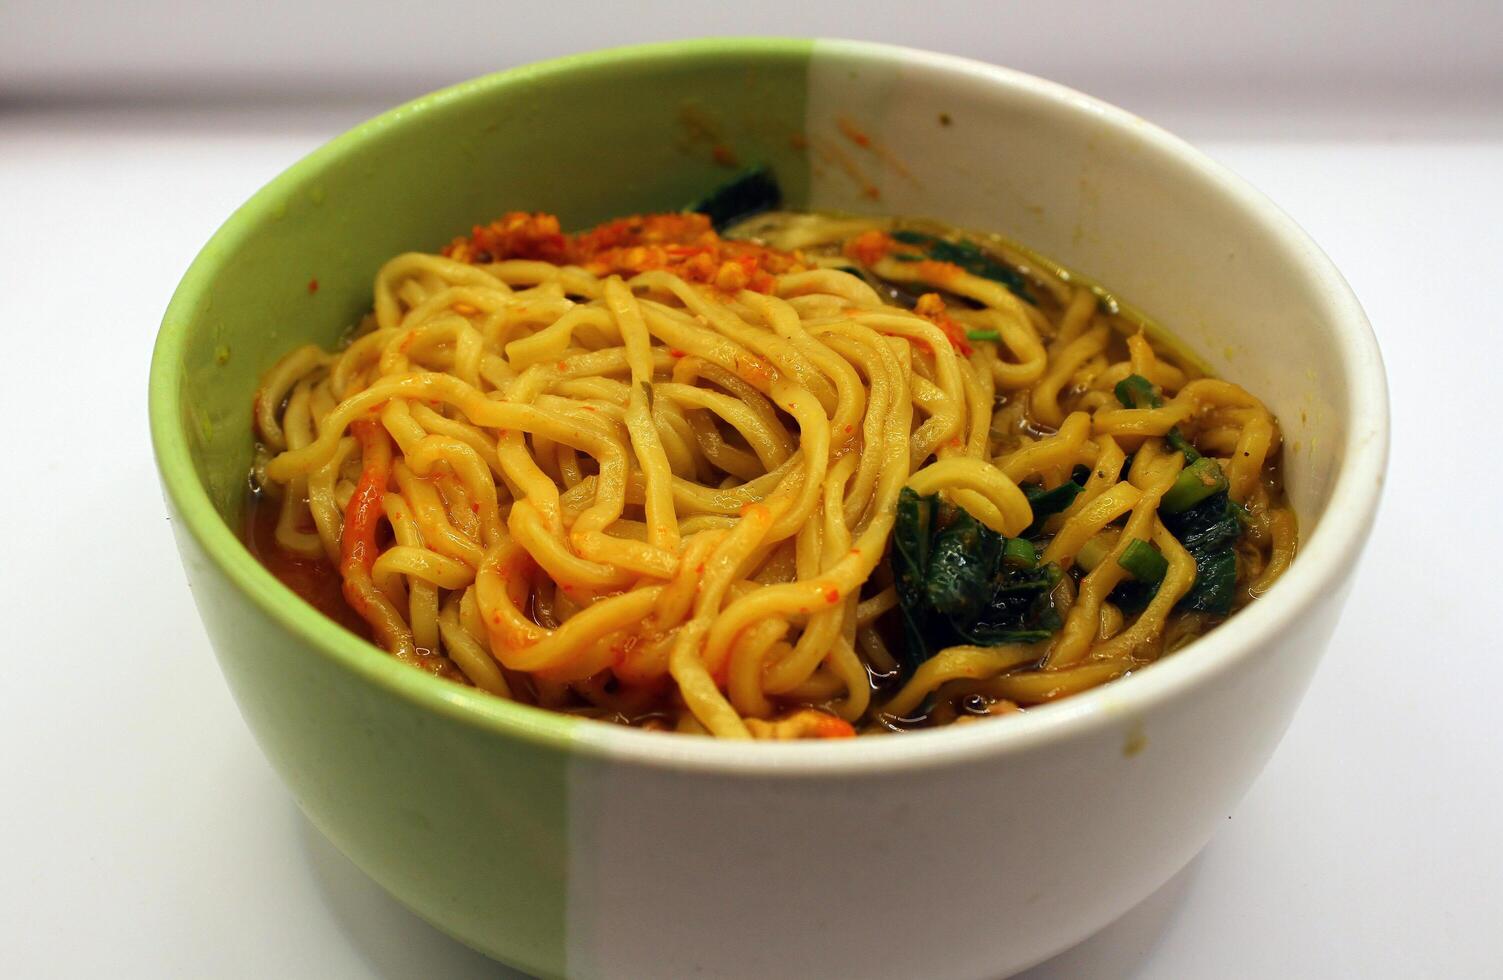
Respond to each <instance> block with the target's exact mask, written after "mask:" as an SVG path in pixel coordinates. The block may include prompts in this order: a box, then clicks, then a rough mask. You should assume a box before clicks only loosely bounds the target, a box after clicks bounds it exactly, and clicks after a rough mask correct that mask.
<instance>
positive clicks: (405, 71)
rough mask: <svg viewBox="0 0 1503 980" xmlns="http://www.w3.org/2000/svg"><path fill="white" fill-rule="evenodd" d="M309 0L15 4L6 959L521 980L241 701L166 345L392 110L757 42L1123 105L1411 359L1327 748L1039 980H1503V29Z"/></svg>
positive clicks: (992, 12) (1328, 10)
mask: <svg viewBox="0 0 1503 980" xmlns="http://www.w3.org/2000/svg"><path fill="white" fill-rule="evenodd" d="M301 6H302V5H294V4H290V3H271V4H263V5H260V6H259V7H257V8H256V10H257V11H260V12H251V9H250V8H225V9H219V8H217V7H215V5H213V4H206V3H202V2H200V3H194V4H182V5H174V4H170V3H166V2H159V3H156V4H148V5H135V6H134V7H131V8H130V9H129V10H127V5H120V6H119V7H118V8H117V7H115V6H113V5H110V6H106V5H104V4H100V5H89V4H68V3H51V4H45V5H44V4H42V3H27V2H21V3H17V2H15V0H12V2H11V3H10V4H7V5H5V6H3V7H0V285H3V288H0V324H3V330H4V334H3V340H4V348H3V350H4V353H5V355H6V360H5V362H4V375H3V376H4V382H3V384H0V420H4V421H3V426H0V438H3V440H4V452H3V454H0V459H3V460H4V463H3V466H4V473H3V478H0V542H3V543H4V546H5V550H4V552H3V554H0V596H3V597H4V600H3V601H4V611H5V614H6V615H5V619H4V622H6V623H7V624H9V625H10V634H9V637H8V638H9V641H10V642H9V644H8V650H7V654H8V657H7V663H8V668H9V669H8V670H6V671H5V672H4V675H3V679H0V975H3V976H7V977H8V976H94V975H104V974H106V973H108V974H109V975H114V976H122V977H152V976H164V975H166V976H270V975H283V976H295V977H321V978H323V977H365V976H378V977H393V978H395V977H406V976H417V975H422V976H429V977H479V976H495V975H497V972H498V971H497V969H496V968H495V967H494V966H493V965H491V964H490V963H488V962H487V961H485V960H483V959H482V958H480V957H479V956H477V955H476V954H473V953H471V952H469V951H468V950H466V949H464V948H463V947H461V946H459V945H457V944H455V943H454V942H452V941H451V940H449V939H447V938H445V937H443V936H442V935H440V934H439V933H437V932H436V931H434V930H433V929H431V928H429V927H428V926H426V925H424V924H423V923H421V922H420V921H418V920H417V919H415V918H414V917H412V916H411V915H410V914H408V913H407V912H405V911H404V910H402V909H401V908H400V907H399V906H397V905H396V904H395V903H394V902H392V901H391V900H390V899H388V898H387V897H386V896H385V895H384V894H383V893H381V892H380V891H379V890H378V889H376V887H375V886H374V885H372V884H370V883H369V882H367V881H366V880H365V879H364V878H363V876H361V875H360V873H359V872H358V871H356V870H354V869H353V868H352V867H351V866H350V865H349V864H348V863H347V862H346V861H345V860H344V858H342V857H341V856H340V855H338V854H337V853H336V852H334V851H333V850H332V848H331V847H330V846H329V845H328V844H326V843H325V842H324V841H323V840H322V838H320V837H319V836H318V834H317V833H316V832H315V831H313V830H311V828H310V827H309V826H308V825H307V824H306V823H305V822H304V820H303V819H302V818H301V817H300V816H299V814H298V813H297V811H296V809H295V808H294V806H293V804H292V802H291V799H290V798H289V796H288V795H287V793H286V792H285V791H284V790H283V789H282V787H281V785H280V784H279V783H278V781H277V779H276V777H275V776H274V774H273V773H272V772H271V771H270V769H269V768H268V766H267V764H266V763H265V761H264V760H263V759H262V757H261V755H260V753H259V752H258V750H257V749H256V747H255V745H254V743H253V742H252V741H251V739H250V736H249V734H248V733H247V731H246V730H245V728H244V726H243V724H242V723H241V721H240V719H239V716H238V715H237V714H236V711H235V708H234V705H233V704H232V702H231V701H230V699H229V697H228V694H227V692H226V690H225V687H224V684H223V682H222V680H221V679H220V677H219V674H218V671H217V668H216V666H215V664H214V661H213V657H212V655H211V653H210V651H209V648H208V644H207V642H206V640H205V638H204V635H203V632H202V629H201V627H200V626H199V623H198V619H197V616H196V614H195V612H194V609H193V606H192V602H191V600H190V597H189V595H188V591H187V588H186V586H185V584H184V581H183V576H182V573H181V571H180V569H179V567H178V564H177V557H176V554H175V552H174V550H173V546H172V542H171V538H170V534H169V531H168V528H167V525H166V521H165V515H164V513H163V508H162V504H161V499H160V494H159V492H158V489H157V484H156V478H155V473H154V469H153V466H152V463H151V455H150V449H149V442H148V437H147V426H146V414H145V391H146V369H147V360H148V355H149V351H150V346H151V343H152V340H153V337H154V334H155V330H156V325H157V322H158V320H159V319H160V316H161V312H162V310H163V308H164V307H165V305H166V302H167V299H168V297H169V295H170V294H171V291H172V289H173V287H174V285H175V284H176V281H177V279H178V277H179V276H180V275H181V273H182V271H183V270H184V269H185V268H186V266H187V264H188V262H189V261H190V260H191V259H192V257H193V255H194V253H195V252H196V251H197V249H198V247H199V246H200V245H201V244H202V243H203V242H204V240H205V239H206V238H207V237H208V236H209V235H210V234H211V233H212V231H213V230H214V228H215V227H216V226H217V225H218V224H219V223H220V221H222V220H223V219H224V218H225V217H226V216H227V215H228V214H229V212H230V211H231V210H232V209H233V208H234V207H235V206H236V205H237V204H238V203H240V202H241V201H242V200H244V199H245V198H246V197H247V196H249V194H250V193H251V192H252V191H253V190H254V189H255V188H256V187H258V186H259V185H260V184H262V183H264V182H265V181H266V180H268V179H269V178H271V177H272V176H273V175H275V174H276V173H277V172H278V171H280V170H281V169H282V168H284V167H285V166H286V165H288V164H289V163H291V162H292V161H293V160H295V159H296V158H297V157H299V156H300V155H301V154H303V153H304V152H306V151H307V150H309V149H311V148H313V147H314V146H316V145H317V144H318V143H320V142H322V141H323V140H324V139H326V138H328V137H329V136H332V135H334V134H335V133H337V132H339V131H341V130H343V129H345V128H347V127H348V126H349V125H351V124H353V123H355V122H357V121H359V120H360V119H362V118H364V117H366V116H368V115H370V114H371V113H373V112H375V111H377V110H379V109H380V108H382V107H383V106H384V105H385V104H388V103H390V102H392V101H394V100H396V99H397V98H405V97H407V96H410V95H414V94H417V93H418V92H419V91H421V90H422V89H423V88H425V87H428V86H430V85H432V84H437V83H441V82H445V81H450V80H454V79H458V78H461V77H464V76H467V75H471V74H476V73H480V72H482V71H485V70H490V69H494V68H499V67H504V66H506V65H508V64H513V63H518V62H521V61H524V60H529V59H530V58H532V57H538V56H543V55H549V54H555V53H562V52H565V51H570V50H582V49H586V48H590V47H598V46H602V45H605V44H609V43H617V42H624V41H629V40H645V39H650V38H657V37H669V36H681V35H686V34H695V33H729V32H743V33H790V34H791V33H800V34H818V33H825V34H845V35H848V36H862V37H873V38H880V39H885V40H889V41H898V42H905V43H913V44H919V45H923V46H928V47H934V48H938V49H941V50H949V51H954V52H957V53H962V54H971V55H977V56H982V57H986V58H989V59H991V60H994V61H999V62H1003V63H1009V64H1013V65H1016V66H1018V67H1023V68H1028V69H1032V70H1037V71H1042V72H1044V73H1046V74H1049V75H1052V76H1053V77H1056V78H1059V79H1061V80H1063V81H1067V82H1071V83H1074V84H1077V85H1081V86H1083V87H1086V88H1088V89H1089V90H1091V91H1092V92H1093V93H1094V94H1097V95H1101V96H1103V97H1105V98H1107V99H1109V100H1112V101H1117V102H1119V103H1123V104H1125V105H1127V106H1128V107H1129V108H1132V109H1134V110H1135V111H1137V112H1139V113H1141V114H1143V115H1145V116H1147V117H1148V118H1150V119H1154V120H1156V121H1158V122H1161V123H1163V124H1165V125H1167V126H1169V127H1170V128H1171V129H1174V130H1175V131H1177V132H1180V133H1181V134H1182V135H1185V136H1187V137H1189V138H1190V139H1191V140H1192V141H1194V142H1196V143H1197V144H1199V145H1200V146H1201V147H1203V148H1204V149H1205V150H1206V151H1207V152H1209V153H1210V154H1211V155H1212V156H1214V157H1217V158H1218V159H1220V160H1222V161H1224V162H1225V163H1227V164H1229V165H1230V166H1231V167H1232V168H1233V169H1235V170H1237V171H1239V172H1240V173H1242V174H1243V175H1244V176H1246V177H1247V178H1249V179H1250V180H1251V181H1252V182H1253V183H1254V184H1256V185H1257V186H1259V187H1260V188H1262V189H1263V190H1264V191H1266V192H1267V193H1268V194H1269V195H1270V196H1271V197H1272V198H1273V199H1274V200H1275V201H1277V202H1279V203H1280V204H1281V205H1283V206H1284V207H1285V208H1286V209H1287V210H1288V211H1289V212H1290V213H1291V214H1293V215H1294V217H1295V218H1296V219H1297V220H1299V221H1300V222H1301V223H1302V224H1303V225H1304V226H1305V227H1306V228H1307V229H1308V230H1309V231H1310V232H1311V234H1312V235H1313V236H1314V237H1315V238H1316V240H1317V241H1319V242H1320V243H1321V244H1322V245H1323V246H1324V247H1325V248H1326V249H1327V251H1328V252H1329V253H1330V254H1331V256H1332V257H1333V258H1334V260H1335V261H1336V264H1337V265H1338V266H1339V267H1340V268H1341V269H1342V270H1343V271H1344V272H1345V273H1346V275H1347V276H1348V278H1349V279H1350V280H1351V282H1352V284H1353V286H1354V287H1355V288H1356V291H1357V293H1358V295H1359V296H1360V297H1361V298H1362V300H1363V302H1364V304H1365V305H1366V307H1367V309H1368V312H1369V314H1370V316H1371V318H1372V320H1373V324H1374V327H1375V329H1376V330H1377V333H1378V337H1379V341H1380V343H1381V344H1382V346H1383V351H1384V354H1385V357H1386V360H1387V363H1388V369H1389V377H1390V382H1391V385H1392V394H1393V409H1394V415H1393V422H1394V439H1393V465H1392V469H1391V473H1390V479H1389V484H1388V490H1387V495H1386V499H1385V502H1384V505H1383V508H1382V511H1381V513H1380V516H1379V523H1378V525H1377V527H1376V528H1375V530H1374V534H1373V539H1372V544H1371V546H1370V547H1369V549H1368V551H1367V553H1366V555H1365V556H1364V558H1363V562H1362V568H1361V571H1360V572H1359V573H1358V577H1357V582H1356V587H1355V589H1354V592H1353V595H1352V599H1351V602H1350V603H1349V605H1348V607H1347V613H1346V617H1345V619H1344V620H1343V622H1342V625H1341V627H1340V628H1339V630H1338V632H1337V634H1336V637H1335V639H1334V640H1333V643H1332V648H1331V651H1330V654H1329V655H1328V657H1327V658H1326V660H1325V661H1324V663H1323V665H1322V667H1321V669H1320V672H1319V674H1318V675H1317V677H1316V680H1315V684H1314V686H1313V688H1312V689H1311V691H1310V694H1309V697H1308V698H1307V700H1306V702H1305V704H1304V706H1303V708H1302V709H1301V711H1300V713H1299V715H1298V716H1297V718H1296V720H1295V722H1294V725H1293V727H1292V728H1291V729H1290V732H1289V735H1288V737H1287V738H1286V739H1285V741H1284V743H1283V745H1282V746H1281V747H1280V749H1279V751H1278V753H1277V755H1276V756H1275V757H1274V759H1273V762H1272V763H1271V764H1270V766H1269V768H1268V770H1267V771H1266V772H1265V773H1264V775H1263V776H1262V777H1261V778H1260V779H1259V781H1258V782H1257V783H1256V784H1255V785H1254V787H1253V789H1252V791H1251V792H1250V793H1249V795H1248V796H1247V798H1246V799H1245V800H1244V801H1243V802H1242V803H1241V804H1240V805H1239V806H1238V807H1237V808H1236V809H1235V810H1234V811H1233V812H1232V813H1230V814H1229V815H1228V819H1227V822H1226V824H1225V826H1224V827H1223V828H1222V830H1221V832H1220V833H1219V834H1218V835H1217V836H1216V838H1215V839H1214V840H1213V841H1212V843H1211V844H1210V846H1209V847H1208V848H1207V849H1206V851H1205V852H1204V853H1203V855H1202V856H1201V857H1200V858H1199V859H1198V860H1197V861H1196V862H1195V863H1194V864H1192V865H1191V866H1190V868H1189V869H1188V870H1187V871H1186V873H1184V874H1183V875H1181V876H1180V878H1178V879H1177V880H1176V881H1175V882H1173V883H1172V884H1171V885H1170V886H1169V887H1167V888H1166V889H1165V890H1164V891H1163V892H1161V893H1160V894H1159V895H1158V896H1155V898H1153V899H1151V900H1150V901H1149V902H1148V903H1146V904H1145V906H1143V907H1142V908H1140V909H1139V910H1137V911H1135V912H1134V913H1132V914H1130V915H1129V916H1128V918H1127V919H1125V920H1123V922H1121V923H1119V924H1118V925H1117V926H1114V927H1112V928H1111V929H1109V930H1108V931H1107V932H1106V933H1105V934H1103V935H1102V936H1101V937H1098V938H1097V939H1096V940H1093V941H1091V942H1089V943H1087V944H1086V945H1085V946H1083V947H1081V948H1079V949H1077V950H1075V951H1072V952H1071V953H1068V954H1066V955H1065V956H1064V957H1061V958H1060V959H1058V960H1056V961H1054V962H1052V963H1051V964H1048V965H1046V966H1045V967H1044V968H1041V969H1040V970H1039V971H1037V972H1036V974H1033V975H1032V976H1033V977H1034V978H1035V980H1037V978H1043V977H1048V978H1064V977H1075V976H1085V977H1097V976H1100V977H1142V978H1182V977H1280V978H1289V977H1297V978H1303V977H1322V978H1324V977H1395V978H1397V977H1406V978H1407V977H1429V976H1434V977H1477V976H1500V975H1503V928H1500V925H1503V817H1500V814H1503V648H1500V643H1499V641H1498V638H1497V633H1496V627H1495V623H1496V622H1497V619H1498V615H1499V613H1498V599H1497V597H1498V595H1499V591H1500V590H1499V586H1498V582H1499V578H1498V576H1499V574H1500V571H1499V563H1498V555H1499V554H1500V548H1503V527H1500V521H1499V517H1498V516H1497V515H1498V513H1499V508H1498V505H1497V501H1496V492H1497V491H1496V489H1495V488H1496V487H1498V486H1500V485H1503V462H1500V458H1499V454H1498V453H1497V451H1496V449H1495V443H1496V433H1495V432H1494V428H1495V421H1494V420H1495V418H1496V411H1495V406H1496V404H1497V397H1496V395H1495V394H1494V390H1495V389H1494V385H1495V379H1496V371H1495V368H1494V365H1495V364H1496V362H1497V349H1498V347H1499V342H1500V341H1499V337H1500V332H1503V330H1500V324H1503V299H1500V290H1499V287H1498V284H1497V276H1498V273H1499V270H1500V269H1503V195H1500V191H1499V188H1500V178H1499V175H1500V174H1503V72H1500V68H1499V65H1500V64H1503V5H1500V4H1496V3H1491V4H1484V3H1480V2H1479V3H1475V4H1472V3H1465V2H1461V0H1453V2H1450V3H1443V4H1431V5H1429V6H1428V7H1427V8H1426V12H1425V13H1424V14H1423V15H1422V16H1421V15H1420V14H1418V12H1417V11H1416V12H1415V13H1410V14H1405V10H1406V9H1407V8H1408V6H1409V5H1401V4H1399V3H1392V2H1386V0H1384V2H1379V0H1372V2H1368V3H1366V4H1362V5H1357V4H1351V5H1343V6H1334V5H1315V9H1306V7H1308V6H1310V5H1306V4H1295V3H1272V4H1269V3H1265V4H1262V5H1254V4H1239V5H1236V6H1227V7H1226V8H1225V9H1222V8H1221V6H1220V5H1211V4H1196V3H1192V2H1189V0H1184V2H1173V0H1154V2H1148V3H1141V4H1136V5H1133V4H1116V5H1113V6H1112V7H1110V8H1108V9H1105V10H1103V11H1093V10H1087V9H1085V8H1082V7H1073V8H1072V7H1068V6H1061V5H1059V4H1056V3H1051V4H1043V3H1031V2H1026V3H1017V4H1010V5H1009V4H985V5H980V4H976V5H962V4H955V3H943V2H932V0H931V2H926V3H924V4H921V5H920V6H922V8H923V13H922V16H920V15H916V14H915V12H914V10H913V5H911V4H908V5H903V6H902V7H897V6H894V7H892V8H890V9H888V8H884V9H883V10H873V9H871V8H870V7H869V6H868V5H857V4H838V5H837V4H830V5H828V6H825V7H821V8H819V10H818V11H815V10H813V5H812V4H804V5H802V6H805V7H808V8H810V9H809V10H808V11H807V12H805V13H804V14H803V15H800V16H797V17H794V16H791V15H789V14H788V13H787V11H788V10H791V9H797V6H798V5H794V4H785V3H776V2H773V3H763V4H761V5H759V8H758V11H759V13H758V14H757V15H756V18H755V20H745V19H740V20H738V19H737V17H735V16H734V15H733V14H732V13H727V12H723V11H719V10H718V8H716V9H709V5H706V7H707V9H705V10H700V9H699V8H698V7H691V6H689V5H686V4H679V5H675V6H673V7H671V8H669V7H666V6H664V5H657V6H653V5H649V6H648V7H647V8H645V10H646V12H643V13H634V14H627V13H624V12H619V11H618V12H616V13H614V14H612V13H610V12H608V11H605V10H603V9H597V7H595V6H590V7H588V8H586V7H585V5H582V4H567V3H560V2H553V3H549V4H546V5H538V6H536V7H529V8H526V9H525V10H523V9H522V8H520V6H518V5H512V6H516V8H517V9H515V10H512V9H511V8H510V7H508V5H506V4H504V3H490V4H463V3H459V2H446V3H437V4H434V3H429V4H427V5H425V6H423V7H422V9H418V7H417V6H416V5H396V4H374V5H371V9H372V10H373V11H374V12H373V13H369V14H362V13H358V12H357V5H356V4H354V3H353V2H340V3H334V4H329V5H326V6H323V7H320V8H319V9H317V10H312V9H309V10H302V9H298V10H295V11H294V9H293V8H294V7H301ZM571 6H572V7H576V8H579V9H577V10H574V11H572V12H571V11H569V10H567V9H566V8H569V7H571ZM586 9H588V10H589V11H590V12H591V13H589V15H588V16H586V14H585V10H586ZM727 9H729V8H727ZM267 11H271V12H270V13H268V12H267ZM545 13H546V16H545ZM560 23H567V24H569V29H568V30H567V31H564V30H562V29H560V28H559V27H558V26H557V25H558V24H560ZM1000 832H1006V831H1005V830H1003V831H1000ZM1124 846H1130V842H1124ZM978 858H979V859H984V857H983V856H978ZM935 952H936V956H942V955H943V951H942V950H937V951H935Z"/></svg>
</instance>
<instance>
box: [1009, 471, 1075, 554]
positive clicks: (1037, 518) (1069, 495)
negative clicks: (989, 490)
mask: <svg viewBox="0 0 1503 980" xmlns="http://www.w3.org/2000/svg"><path fill="white" fill-rule="evenodd" d="M1082 469H1084V468H1083V467H1081V468H1077V469H1076V471H1075V473H1074V474H1072V475H1073V476H1074V479H1071V480H1068V481H1066V482H1064V483H1061V484H1060V485H1059V486H1057V487H1053V488H1051V489H1049V490H1045V489H1044V488H1043V487H1041V486H1031V485H1030V486H1025V487H1023V488H1022V490H1023V496H1025V497H1027V498H1028V506H1029V507H1031V508H1033V523H1032V524H1030V525H1028V527H1027V528H1025V529H1024V531H1023V537H1025V538H1032V537H1035V536H1036V535H1037V534H1038V533H1039V532H1040V531H1041V530H1042V529H1043V526H1044V521H1046V520H1047V519H1049V518H1050V517H1053V516H1054V515H1055V514H1058V513H1059V512H1060V511H1062V510H1064V509H1065V508H1066V507H1069V506H1070V505H1071V504H1073V503H1074V502H1075V498H1076V497H1077V496H1079V495H1080V491H1082V490H1084V489H1085V482H1086V480H1087V479H1088V478H1089V476H1090V473H1091V471H1090V470H1088V469H1087V470H1085V471H1084V475H1082V473H1081V470H1082Z"/></svg>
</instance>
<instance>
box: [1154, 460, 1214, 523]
mask: <svg viewBox="0 0 1503 980" xmlns="http://www.w3.org/2000/svg"><path fill="white" fill-rule="evenodd" d="M1226 488H1227V482H1226V474H1225V473H1223V472H1221V467H1220V466H1217V465H1216V461H1215V460H1214V459H1206V458H1205V457H1204V456H1202V457H1201V458H1200V459H1197V460H1196V461H1195V462H1193V463H1191V464H1190V465H1189V466H1186V467H1185V468H1184V469H1183V470H1180V473H1179V477H1178V478H1177V479H1176V480H1175V481H1174V486H1172V487H1170V488H1169V489H1168V491H1166V492H1165V494H1164V499H1163V500H1162V501H1160V502H1159V509H1160V510H1162V511H1163V512H1164V513H1166V514H1178V513H1180V512H1182V511H1186V510H1189V509H1190V508H1191V507H1194V506H1195V505H1196V504H1198V503H1200V502H1201V501H1202V500H1204V499H1206V498H1207V497H1209V496H1211V494H1213V493H1220V492H1221V491H1222V490H1225V489H1226Z"/></svg>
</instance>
